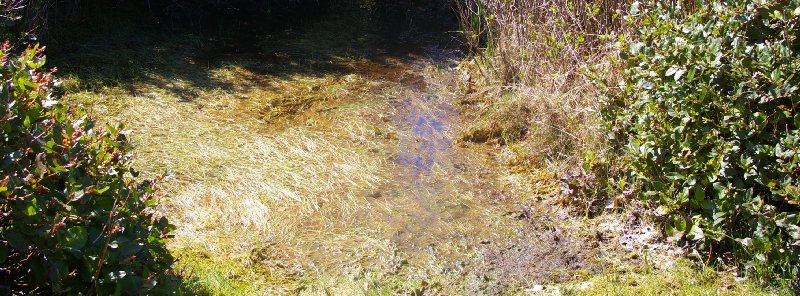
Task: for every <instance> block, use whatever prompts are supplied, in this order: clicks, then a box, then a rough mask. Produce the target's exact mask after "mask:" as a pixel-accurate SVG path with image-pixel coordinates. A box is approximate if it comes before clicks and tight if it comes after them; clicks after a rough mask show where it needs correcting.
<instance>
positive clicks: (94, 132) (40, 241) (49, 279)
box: [0, 42, 172, 295]
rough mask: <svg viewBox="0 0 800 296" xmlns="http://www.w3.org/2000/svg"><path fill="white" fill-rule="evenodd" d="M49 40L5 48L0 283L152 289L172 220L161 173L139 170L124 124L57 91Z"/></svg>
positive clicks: (26, 287) (43, 289) (68, 289)
mask: <svg viewBox="0 0 800 296" xmlns="http://www.w3.org/2000/svg"><path fill="white" fill-rule="evenodd" d="M42 50H43V48H38V47H28V48H27V49H25V50H24V51H21V53H19V54H12V53H11V52H12V51H13V50H12V48H11V47H10V46H9V43H8V42H6V43H5V44H4V45H3V46H2V48H0V78H1V79H2V84H0V106H1V107H0V273H2V275H0V288H2V289H10V290H11V291H13V292H14V293H15V294H29V293H36V294H39V293H43V294H62V293H69V294H79V293H84V294H93V293H97V294H104V295H105V294H111V293H118V292H122V291H125V292H126V293H137V292H145V291H148V290H149V291H153V289H154V288H159V287H161V286H162V285H161V284H162V283H163V281H161V283H160V282H159V279H160V277H162V275H163V272H164V271H165V270H166V269H168V268H169V265H170V264H171V257H170V255H169V253H168V252H167V250H166V248H165V246H164V244H165V237H166V235H167V234H168V233H169V232H170V231H171V230H172V226H170V225H169V224H168V223H167V220H166V219H165V218H163V217H162V218H160V219H158V218H157V215H156V213H155V208H154V207H155V203H156V200H155V199H154V198H153V190H154V182H153V181H149V180H147V181H137V180H135V179H134V178H133V177H135V176H136V172H135V171H134V170H132V169H131V168H130V162H131V155H132V154H131V145H130V144H129V142H128V141H127V140H126V139H125V136H124V133H122V132H120V131H119V130H120V127H117V128H114V127H111V126H106V127H105V128H102V127H98V126H96V125H95V123H94V122H93V121H91V120H88V119H87V117H86V115H84V114H83V113H81V112H80V111H79V110H71V109H67V108H66V107H64V106H62V105H60V104H59V103H58V102H57V101H56V99H57V98H55V97H54V95H53V94H52V88H53V87H54V84H55V83H54V80H53V78H52V72H44V71H43V70H42V67H43V66H44V62H45V59H44V57H43V56H42V54H41V53H42Z"/></svg>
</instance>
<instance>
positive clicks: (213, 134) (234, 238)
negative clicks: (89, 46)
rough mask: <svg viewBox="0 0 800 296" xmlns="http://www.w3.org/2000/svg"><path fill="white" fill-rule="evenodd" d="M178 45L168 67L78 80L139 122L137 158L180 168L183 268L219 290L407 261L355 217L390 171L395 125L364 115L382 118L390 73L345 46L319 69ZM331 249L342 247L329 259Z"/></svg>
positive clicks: (175, 217)
mask: <svg viewBox="0 0 800 296" xmlns="http://www.w3.org/2000/svg"><path fill="white" fill-rule="evenodd" d="M309 32H312V33H310V34H312V35H313V31H309ZM302 36H304V37H307V38H317V37H315V36H308V35H302ZM301 41H303V42H308V41H306V40H301ZM174 42H178V41H174ZM321 42H324V40H323V41H321ZM312 43H313V42H312ZM264 44H265V45H266V46H272V45H270V43H268V42H265V43H264ZM302 45H303V44H300V45H297V44H295V45H289V46H285V49H286V50H288V51H302V50H304V48H303V47H302ZM169 46H170V47H171V48H172V50H171V51H167V52H165V53H164V54H165V55H167V56H165V57H160V58H163V59H164V60H166V61H170V62H169V63H168V64H167V65H161V66H162V67H166V68H168V69H164V70H163V71H158V70H155V71H153V72H146V73H142V75H141V76H139V77H135V79H132V81H131V82H125V83H123V82H120V83H103V81H102V80H101V81H100V82H98V79H92V76H91V74H90V75H86V76H85V77H88V78H89V79H86V78H84V79H83V80H81V77H80V75H79V74H86V73H80V72H78V74H76V75H73V76H71V78H68V79H67V80H66V81H65V85H66V89H67V91H68V92H70V93H72V95H71V96H69V98H70V99H69V100H70V103H72V104H82V105H85V106H86V107H87V108H88V109H89V110H90V112H91V113H92V114H93V115H94V116H96V117H99V118H101V119H104V120H107V121H113V122H126V123H128V126H127V128H128V129H130V130H132V131H133V134H132V135H131V138H132V140H133V141H134V142H135V143H136V145H137V147H138V148H137V153H138V155H139V157H138V162H137V164H136V166H137V168H139V169H140V170H142V171H143V172H145V173H146V174H150V175H153V174H162V173H166V174H169V175H170V176H172V178H171V179H172V180H171V181H169V182H167V183H166V184H165V185H164V190H163V194H164V196H165V198H164V199H163V202H162V205H163V209H162V211H163V213H164V214H165V215H166V216H167V217H168V218H169V219H170V221H172V223H174V224H176V225H177V226H178V230H177V231H176V232H175V235H176V237H175V238H174V239H173V240H172V241H171V243H170V248H171V249H172V250H173V252H174V253H175V254H176V257H177V258H178V263H177V266H176V270H177V271H178V276H180V277H184V278H186V281H187V283H189V284H190V287H191V285H196V286H198V287H202V289H201V290H206V291H208V292H209V293H211V294H229V295H232V294H271V293H275V292H288V290H287V289H293V288H292V287H293V286H297V285H299V284H298V283H297V279H299V278H302V277H306V276H309V275H313V274H315V273H318V272H320V271H322V270H326V269H331V268H334V269H335V268H338V267H340V265H341V264H344V263H347V262H348V261H352V260H366V259H364V258H379V259H378V260H377V261H383V260H385V261H386V262H369V263H370V264H378V265H380V264H382V263H386V264H394V263H391V255H392V254H393V250H392V246H391V245H388V243H387V242H386V241H383V240H381V239H378V238H376V237H375V236H374V235H373V234H372V233H369V232H368V231H359V230H358V227H357V226H355V225H352V217H353V215H354V213H356V212H358V211H359V210H360V209H361V208H362V207H364V205H365V204H366V203H364V201H363V199H364V198H365V196H366V195H367V194H368V193H369V192H371V191H373V190H374V188H376V186H378V185H380V184H382V183H384V182H386V178H387V176H388V173H389V172H388V171H387V167H388V166H387V165H386V162H387V160H386V158H385V157H384V156H382V155H381V154H380V153H378V152H377V151H385V150H387V149H386V147H385V145H386V142H385V141H384V140H383V139H382V138H379V137H376V136H375V133H376V132H375V131H376V130H383V131H385V132H391V127H390V126H388V124H383V125H382V126H381V125H380V124H382V121H380V120H374V121H369V120H355V121H354V120H353V118H373V117H374V118H377V116H378V114H379V113H380V110H381V108H382V107H383V106H384V104H385V102H382V101H381V100H380V99H374V98H375V97H377V98H380V94H381V93H382V92H383V89H384V88H386V87H387V85H386V84H385V83H380V82H375V81H374V79H372V78H367V77H364V76H362V75H360V74H358V73H357V72H356V71H355V70H354V68H353V67H350V65H351V64H354V63H356V62H358V58H353V57H349V56H344V55H343V56H341V57H340V58H337V59H336V60H334V61H333V62H334V63H335V64H334V65H333V66H335V69H334V70H335V71H336V72H337V73H331V74H317V73H315V74H314V75H308V74H305V73H304V71H308V69H307V68H306V67H307V66H308V64H302V65H297V64H295V63H294V62H293V61H287V62H286V63H273V64H261V62H260V61H258V60H256V59H252V58H246V57H245V58H243V59H239V58H236V59H227V58H221V59H219V60H216V61H213V62H209V63H207V64H206V65H199V61H197V60H194V59H193V58H192V56H193V55H192V53H191V49H192V47H191V46H187V48H185V49H184V50H183V51H180V50H174V49H176V48H181V47H183V46H181V45H180V44H177V45H176V44H169ZM315 48H317V49H318V48H319V47H315ZM336 49H337V50H340V48H336ZM266 50H270V48H267V49H266ZM107 54H109V55H113V54H114V52H113V51H110V52H107ZM289 54H290V55H291V54H294V53H291V52H290V53H289ZM324 54H325V55H326V56H332V55H336V54H338V53H337V52H330V53H324ZM140 56H145V55H144V54H143V55H140ZM312 62H315V61H308V60H307V61H306V62H305V63H312ZM274 64H278V65H279V66H280V67H285V68H287V69H275V68H274V67H275V65H274ZM155 69H157V68H155ZM151 70H152V69H151ZM111 72H113V71H111ZM68 77H70V76H68ZM367 95H368V96H370V97H371V98H373V99H371V100H369V101H366V100H365V99H366V96H367ZM376 123H377V124H378V125H375V124H376ZM342 229H347V230H346V231H344V230H342ZM330 233H336V234H339V235H336V236H334V235H330ZM348 245H356V247H351V246H348ZM319 248H328V249H332V250H334V251H327V252H324V253H325V254H336V253H337V250H338V252H339V254H340V257H338V258H320V257H319V252H318V251H319V250H318V249H319ZM342 250H348V252H352V253H347V254H346V253H343V251H342ZM364 264H367V263H366V262H364ZM270 291H271V292H270Z"/></svg>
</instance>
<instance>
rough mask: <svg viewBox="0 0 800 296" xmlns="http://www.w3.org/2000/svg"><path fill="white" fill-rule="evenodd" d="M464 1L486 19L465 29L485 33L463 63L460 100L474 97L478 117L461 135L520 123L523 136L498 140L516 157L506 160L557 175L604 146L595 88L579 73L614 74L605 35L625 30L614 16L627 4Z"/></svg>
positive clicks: (575, 167)
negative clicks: (481, 45) (480, 44)
mask: <svg viewBox="0 0 800 296" xmlns="http://www.w3.org/2000/svg"><path fill="white" fill-rule="evenodd" d="M466 3H468V4H469V5H464V6H463V7H462V9H466V10H467V12H466V13H464V15H469V14H473V15H474V14H476V13H477V14H478V15H480V16H481V17H482V18H483V19H484V22H485V23H486V24H485V25H484V27H483V28H477V27H475V26H473V25H469V24H466V23H465V26H464V27H465V29H466V30H467V31H471V32H475V34H473V36H482V38H485V40H483V41H482V42H485V48H484V49H482V51H481V54H478V55H476V57H475V58H474V59H473V60H472V61H470V62H469V63H465V64H464V65H462V69H463V76H464V80H465V81H467V82H466V83H465V85H464V89H465V93H466V94H465V101H478V102H481V104H479V105H478V108H479V109H480V110H481V112H482V113H483V114H484V116H482V118H481V119H480V120H478V121H477V122H476V123H475V124H474V126H473V127H472V128H471V129H469V130H468V133H467V134H468V135H469V134H470V133H474V132H475V130H476V129H478V130H481V129H486V128H487V127H493V128H495V129H500V130H502V131H509V128H512V127H515V126H525V127H527V128H526V133H525V136H524V137H520V138H519V139H517V140H516V141H510V142H509V141H501V142H508V144H509V145H508V146H507V148H506V149H507V150H509V152H508V153H510V154H513V155H515V156H514V157H513V158H512V161H511V162H512V164H513V165H521V166H525V167H529V168H532V169H536V170H546V171H551V172H553V173H554V175H556V176H559V177H560V176H563V175H564V174H567V173H572V174H576V173H580V164H581V163H582V162H583V156H584V154H585V153H587V152H590V151H593V152H595V153H598V152H599V153H600V154H602V153H603V152H604V150H605V147H604V144H603V141H604V136H603V131H602V130H601V128H600V126H599V121H598V120H599V118H598V116H599V107H600V103H599V101H598V100H597V98H598V90H597V89H596V88H595V86H594V84H593V83H592V81H591V80H590V79H589V77H588V76H587V75H585V74H586V72H585V71H586V70H587V69H589V70H590V71H593V72H595V73H598V74H599V75H601V76H604V77H605V78H613V77H611V76H615V75H618V74H617V72H616V71H614V69H613V67H614V65H613V56H614V55H615V51H614V49H613V46H612V44H611V42H610V41H609V40H615V37H614V34H616V33H617V32H619V31H621V30H624V28H623V26H622V19H621V16H622V15H624V11H626V10H627V8H628V3H627V2H618V1H607V2H598V3H594V2H589V1H575V2H570V4H568V3H567V2H563V1H548V0H541V1H494V0H482V1H475V2H472V3H470V2H469V1H468V2H466ZM618 10H619V11H618ZM616 13H619V14H616ZM473 43H477V42H473ZM611 80H613V79H611ZM514 110H524V112H523V113H520V112H519V111H514ZM509 114H511V115H514V114H517V115H516V116H509ZM519 114H526V115H525V116H519ZM514 122H516V123H514ZM495 133H496V134H502V132H495Z"/></svg>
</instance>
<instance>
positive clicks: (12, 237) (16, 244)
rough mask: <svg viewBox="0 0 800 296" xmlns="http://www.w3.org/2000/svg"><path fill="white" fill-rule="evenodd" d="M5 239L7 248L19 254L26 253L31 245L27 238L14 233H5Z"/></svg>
mask: <svg viewBox="0 0 800 296" xmlns="http://www.w3.org/2000/svg"><path fill="white" fill-rule="evenodd" d="M5 239H6V240H7V241H8V245H9V246H11V247H12V248H14V249H16V250H17V251H21V252H24V251H27V250H28V247H29V246H30V244H31V241H30V240H28V238H26V237H25V236H24V235H22V234H20V233H19V232H16V231H8V232H6V233H5Z"/></svg>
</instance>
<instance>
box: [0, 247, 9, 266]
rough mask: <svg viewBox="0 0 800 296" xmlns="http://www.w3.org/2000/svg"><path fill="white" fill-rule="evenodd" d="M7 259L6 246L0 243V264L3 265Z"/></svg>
mask: <svg viewBox="0 0 800 296" xmlns="http://www.w3.org/2000/svg"><path fill="white" fill-rule="evenodd" d="M6 259H8V246H6V244H4V243H0V264H3V263H5V262H6Z"/></svg>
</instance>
